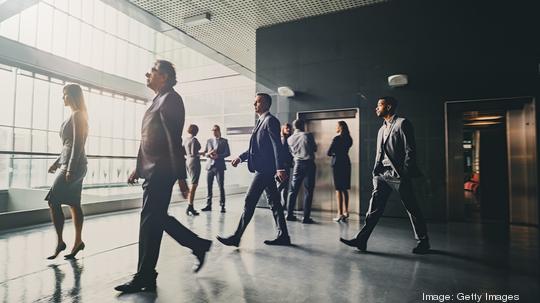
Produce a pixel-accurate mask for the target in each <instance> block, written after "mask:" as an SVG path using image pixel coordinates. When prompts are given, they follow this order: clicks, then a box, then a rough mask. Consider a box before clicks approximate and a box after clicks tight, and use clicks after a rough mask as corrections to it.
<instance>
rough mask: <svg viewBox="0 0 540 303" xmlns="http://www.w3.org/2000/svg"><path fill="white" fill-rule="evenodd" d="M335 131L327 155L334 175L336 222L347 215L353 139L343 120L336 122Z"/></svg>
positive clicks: (343, 220)
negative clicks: (350, 153) (350, 155)
mask: <svg viewBox="0 0 540 303" xmlns="http://www.w3.org/2000/svg"><path fill="white" fill-rule="evenodd" d="M336 132H337V133H338V134H339V135H337V136H335V137H334V139H333V140H332V144H330V148H329V149H328V153H327V154H328V156H330V157H332V173H333V175H334V187H335V189H336V198H337V209H338V216H337V217H336V218H334V221H336V222H347V218H348V217H349V189H351V159H350V158H349V149H350V148H351V146H352V144H353V140H352V138H351V135H350V133H349V126H348V125H347V123H345V121H339V122H338V123H337V127H336Z"/></svg>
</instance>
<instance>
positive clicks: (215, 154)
mask: <svg viewBox="0 0 540 303" xmlns="http://www.w3.org/2000/svg"><path fill="white" fill-rule="evenodd" d="M212 132H213V134H214V137H213V138H210V139H208V141H206V149H205V150H204V154H205V156H206V157H208V161H206V171H207V174H206V184H207V191H208V195H207V197H206V207H205V208H203V209H201V210H202V211H211V210H212V191H213V190H212V189H213V187H214V177H215V178H216V179H217V183H218V186H219V205H220V206H221V212H222V213H224V212H225V181H224V177H225V170H226V169H227V167H226V166H225V158H227V157H228V156H230V155H231V151H230V149H229V142H228V141H227V139H225V138H223V137H221V129H220V128H219V125H214V126H213V127H212Z"/></svg>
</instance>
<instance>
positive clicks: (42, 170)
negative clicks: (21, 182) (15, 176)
mask: <svg viewBox="0 0 540 303" xmlns="http://www.w3.org/2000/svg"><path fill="white" fill-rule="evenodd" d="M31 161H32V162H31V173H30V175H31V176H32V177H31V180H30V187H32V188H36V187H44V186H47V170H48V167H47V159H32V160H31Z"/></svg>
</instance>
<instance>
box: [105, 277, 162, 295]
mask: <svg viewBox="0 0 540 303" xmlns="http://www.w3.org/2000/svg"><path fill="white" fill-rule="evenodd" d="M157 275H158V274H157V272H154V273H153V274H150V275H144V276H143V275H141V274H139V273H137V274H135V275H134V276H133V279H132V280H131V281H129V282H127V283H125V284H122V285H118V286H116V287H115V288H114V289H115V290H117V291H120V292H123V293H134V292H141V291H149V292H155V291H156V278H157Z"/></svg>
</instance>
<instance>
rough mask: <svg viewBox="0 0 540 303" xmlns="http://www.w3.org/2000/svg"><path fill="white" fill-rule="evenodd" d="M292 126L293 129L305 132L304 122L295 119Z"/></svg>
mask: <svg viewBox="0 0 540 303" xmlns="http://www.w3.org/2000/svg"><path fill="white" fill-rule="evenodd" d="M293 125H294V128H295V129H299V130H302V131H303V130H305V127H306V122H305V121H304V120H302V119H296V120H294V121H293Z"/></svg>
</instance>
